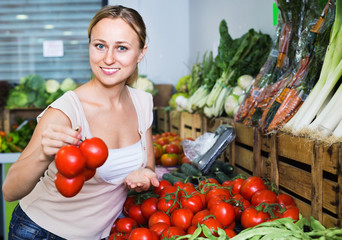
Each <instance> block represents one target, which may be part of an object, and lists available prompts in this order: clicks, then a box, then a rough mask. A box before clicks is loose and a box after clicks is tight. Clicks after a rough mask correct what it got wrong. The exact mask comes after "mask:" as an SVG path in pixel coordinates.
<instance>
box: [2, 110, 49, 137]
mask: <svg viewBox="0 0 342 240" xmlns="http://www.w3.org/2000/svg"><path fill="white" fill-rule="evenodd" d="M43 110H44V108H14V109H7V108H5V109H3V111H2V113H1V114H2V118H1V119H3V122H2V124H1V125H2V128H3V131H4V132H5V133H9V132H10V131H11V127H12V125H13V124H14V123H16V120H17V118H21V119H23V120H26V119H27V120H30V119H36V117H37V116H38V115H39V114H40V113H41V112H42V111H43Z"/></svg>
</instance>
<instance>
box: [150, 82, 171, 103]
mask: <svg viewBox="0 0 342 240" xmlns="http://www.w3.org/2000/svg"><path fill="white" fill-rule="evenodd" d="M154 87H155V88H156V89H157V90H158V93H157V95H155V96H153V106H155V107H167V106H169V100H170V98H171V96H172V92H173V85H172V84H155V85H154Z"/></svg>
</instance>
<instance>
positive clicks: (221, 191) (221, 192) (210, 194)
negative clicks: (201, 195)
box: [205, 188, 230, 204]
mask: <svg viewBox="0 0 342 240" xmlns="http://www.w3.org/2000/svg"><path fill="white" fill-rule="evenodd" d="M215 195H225V196H227V197H230V193H229V191H228V190H227V189H224V188H215V189H211V190H209V191H208V192H207V194H206V196H205V202H206V203H207V204H208V202H209V200H210V199H211V198H212V197H214V196H215Z"/></svg>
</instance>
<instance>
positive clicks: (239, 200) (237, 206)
mask: <svg viewBox="0 0 342 240" xmlns="http://www.w3.org/2000/svg"><path fill="white" fill-rule="evenodd" d="M232 199H234V200H235V201H233V202H231V204H232V206H233V207H234V211H235V220H236V221H240V220H241V214H242V212H243V211H244V210H245V209H247V208H249V207H250V206H251V204H250V202H249V201H247V200H246V199H244V198H243V197H242V196H241V194H236V195H234V196H233V197H232Z"/></svg>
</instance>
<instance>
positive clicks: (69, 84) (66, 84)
mask: <svg viewBox="0 0 342 240" xmlns="http://www.w3.org/2000/svg"><path fill="white" fill-rule="evenodd" d="M60 88H61V90H62V91H63V92H66V91H69V90H74V89H76V88H77V83H76V82H75V81H74V80H73V79H72V78H66V79H64V80H63V82H62V84H61V85H60Z"/></svg>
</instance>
